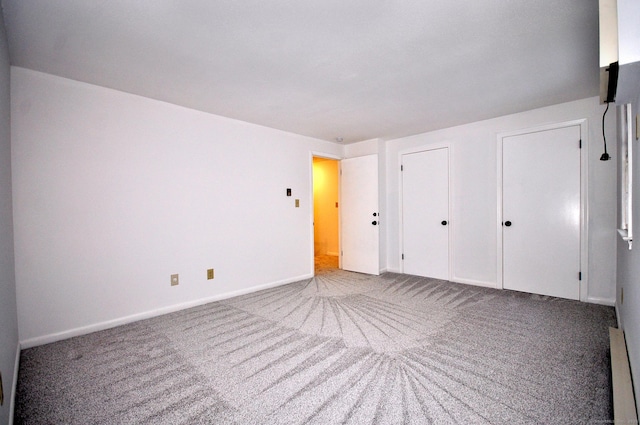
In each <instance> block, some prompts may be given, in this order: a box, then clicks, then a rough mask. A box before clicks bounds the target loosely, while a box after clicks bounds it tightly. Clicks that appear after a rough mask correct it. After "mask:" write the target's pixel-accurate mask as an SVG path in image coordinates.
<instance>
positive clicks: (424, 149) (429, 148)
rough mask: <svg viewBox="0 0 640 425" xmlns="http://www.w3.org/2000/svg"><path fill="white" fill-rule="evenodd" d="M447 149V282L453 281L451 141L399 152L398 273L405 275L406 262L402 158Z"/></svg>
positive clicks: (397, 167)
mask: <svg viewBox="0 0 640 425" xmlns="http://www.w3.org/2000/svg"><path fill="white" fill-rule="evenodd" d="M444 148H446V149H447V179H448V184H449V193H448V198H449V199H448V204H449V205H448V207H449V229H448V230H449V241H448V246H449V252H448V256H449V270H448V273H449V276H447V279H446V280H451V277H452V276H453V270H454V268H453V262H454V256H453V251H454V250H453V226H455V223H454V221H455V220H452V217H453V200H452V196H451V194H452V193H453V186H454V184H453V179H452V178H451V175H452V174H453V173H452V172H451V162H452V161H451V156H452V155H451V154H452V149H451V143H450V142H449V141H444V142H437V143H431V144H428V145H423V146H419V147H414V148H409V149H404V150H401V151H399V152H398V159H397V166H396V173H398V174H399V176H400V178H399V179H398V186H399V187H398V222H399V223H400V231H399V232H398V247H399V248H400V249H399V250H398V251H399V252H398V264H399V265H400V267H399V268H400V271H399V272H398V273H404V260H403V259H402V255H403V254H404V236H403V235H404V222H403V220H402V217H403V214H402V213H403V211H402V201H403V192H402V188H403V185H402V184H403V174H402V171H400V170H401V167H402V157H403V156H404V155H411V154H414V153H420V152H427V151H432V150H436V149H444Z"/></svg>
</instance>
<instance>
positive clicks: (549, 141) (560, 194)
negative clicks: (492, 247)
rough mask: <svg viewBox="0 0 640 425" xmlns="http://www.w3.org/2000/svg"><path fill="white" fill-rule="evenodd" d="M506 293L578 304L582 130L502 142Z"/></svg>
mask: <svg viewBox="0 0 640 425" xmlns="http://www.w3.org/2000/svg"><path fill="white" fill-rule="evenodd" d="M502 170H503V171H502V176H503V178H502V244H503V245H502V247H503V258H502V267H503V268H502V271H503V287H504V288H506V289H513V290H517V291H523V292H529V293H535V294H542V295H550V296H555V297H561V298H569V299H579V298H580V280H579V279H580V277H579V276H580V274H579V273H580V254H581V250H580V229H581V199H580V126H578V125H575V126H570V127H563V128H557V129H552V130H547V131H538V132H534V133H528V134H522V135H516V136H511V137H505V138H503V139H502Z"/></svg>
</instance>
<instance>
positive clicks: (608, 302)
mask: <svg viewBox="0 0 640 425" xmlns="http://www.w3.org/2000/svg"><path fill="white" fill-rule="evenodd" d="M587 302H588V303H591V304H600V305H606V306H609V307H615V306H616V300H614V299H612V298H602V297H589V298H587ZM616 310H617V309H616Z"/></svg>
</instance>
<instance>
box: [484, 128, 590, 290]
mask: <svg viewBox="0 0 640 425" xmlns="http://www.w3.org/2000/svg"><path fill="white" fill-rule="evenodd" d="M573 126H579V127H580V139H581V140H582V149H581V150H580V219H581V225H580V269H581V272H582V280H581V281H580V296H579V299H580V301H583V302H589V296H588V295H589V294H588V291H589V251H588V248H589V199H588V194H589V190H588V182H589V131H588V130H589V129H588V121H587V119H586V118H582V119H577V120H571V121H564V122H559V123H553V124H545V125H540V126H535V127H529V128H524V129H520V130H514V131H508V132H502V133H498V134H497V141H496V143H497V155H498V157H497V167H498V169H497V181H496V186H497V195H498V197H497V201H498V202H497V205H496V208H497V221H496V232H497V235H496V241H497V244H498V246H497V279H496V283H497V288H499V289H504V279H503V264H502V260H503V247H502V245H503V244H502V231H503V229H502V220H503V217H502V202H503V199H502V177H503V176H502V167H503V164H502V143H503V139H504V138H506V137H512V136H519V135H523V134H529V133H537V132H541V131H548V130H555V129H559V128H566V127H573Z"/></svg>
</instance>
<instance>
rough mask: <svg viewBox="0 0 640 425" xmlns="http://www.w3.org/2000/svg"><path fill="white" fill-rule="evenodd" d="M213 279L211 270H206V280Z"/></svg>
mask: <svg viewBox="0 0 640 425" xmlns="http://www.w3.org/2000/svg"><path fill="white" fill-rule="evenodd" d="M211 279H213V269H207V280H211Z"/></svg>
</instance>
